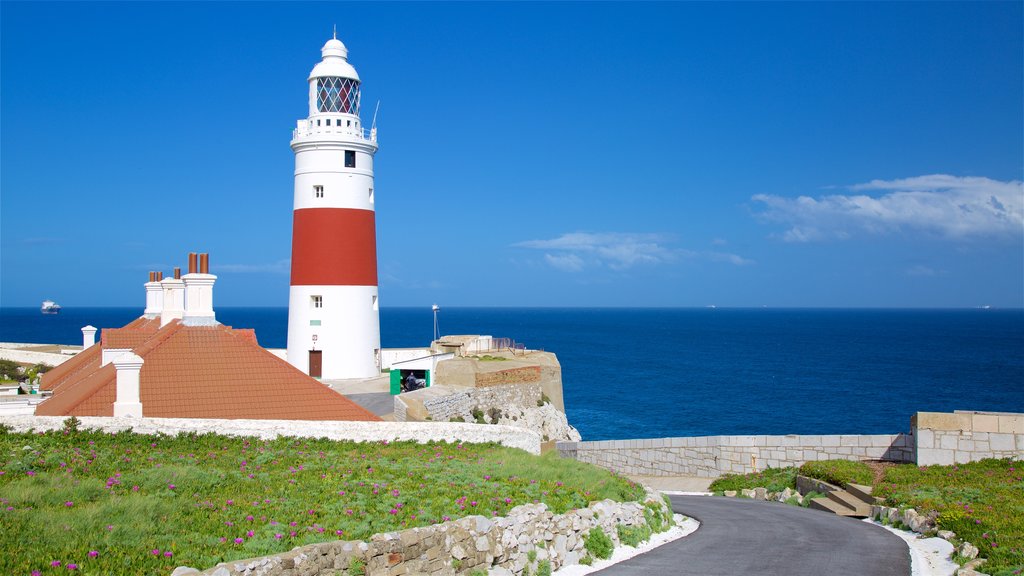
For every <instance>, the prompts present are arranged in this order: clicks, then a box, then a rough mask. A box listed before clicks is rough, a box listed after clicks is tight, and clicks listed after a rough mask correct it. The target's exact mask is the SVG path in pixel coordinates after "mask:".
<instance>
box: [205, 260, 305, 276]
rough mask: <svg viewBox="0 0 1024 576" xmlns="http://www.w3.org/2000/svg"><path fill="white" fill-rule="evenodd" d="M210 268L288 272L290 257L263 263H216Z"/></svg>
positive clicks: (235, 271)
mask: <svg viewBox="0 0 1024 576" xmlns="http://www.w3.org/2000/svg"><path fill="white" fill-rule="evenodd" d="M212 268H216V271H220V272H233V273H237V274H266V273H269V274H288V273H289V272H291V268H292V261H291V259H290V258H285V259H284V260H278V261H277V262H268V263H265V264H217V265H216V266H213V267H212Z"/></svg>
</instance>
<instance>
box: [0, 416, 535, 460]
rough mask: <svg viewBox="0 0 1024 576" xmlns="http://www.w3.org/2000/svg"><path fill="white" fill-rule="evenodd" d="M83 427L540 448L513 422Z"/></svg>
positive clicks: (84, 420)
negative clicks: (512, 424) (465, 443)
mask: <svg viewBox="0 0 1024 576" xmlns="http://www.w3.org/2000/svg"><path fill="white" fill-rule="evenodd" d="M78 419H79V420H80V421H81V427H82V428H95V429H99V430H103V431H104V432H119V431H122V430H129V429H130V430H133V431H135V432H137V433H139V434H157V433H162V434H169V435H174V434H178V433H181V432H186V433H189V432H195V433H197V434H205V433H208V432H212V433H216V434H224V435H228V436H256V437H259V438H264V439H270V438H277V437H279V436H292V437H299V438H329V439H331V440H352V441H355V442H381V441H388V442H397V441H404V440H411V441H415V442H421V443H422V442H431V441H435V442H467V443H486V442H494V443H497V444H501V445H503V446H508V447H509V448H519V449H521V450H525V451H527V452H529V453H531V454H540V442H541V438H540V435H538V434H537V433H536V432H532V431H530V430H526V429H524V428H515V427H512V426H497V425H486V424H467V423H461V422H332V421H312V420H215V419H201V418H110V417H101V416H81V417H79V418H78ZM65 420H67V417H66V416H17V415H2V414H0V424H4V425H6V426H10V427H11V428H13V429H14V430H15V431H18V432H22V431H27V430H30V429H32V430H36V431H44V430H57V429H60V428H62V427H63V426H64V421H65Z"/></svg>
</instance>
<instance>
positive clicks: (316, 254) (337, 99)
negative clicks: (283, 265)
mask: <svg viewBox="0 0 1024 576" xmlns="http://www.w3.org/2000/svg"><path fill="white" fill-rule="evenodd" d="M320 53H321V54H322V59H321V61H320V62H319V63H318V64H317V65H316V66H314V67H313V71H312V72H310V74H309V117H308V118H306V119H304V120H299V121H298V122H297V123H296V128H295V131H294V132H293V133H292V141H291V147H292V151H294V152H295V203H294V207H293V218H292V268H291V284H290V288H289V296H288V356H287V357H288V362H289V363H290V364H292V365H293V366H295V367H296V368H298V369H299V370H302V371H303V372H305V373H307V374H309V375H310V376H313V377H317V378H324V379H343V378H368V377H372V376H377V375H379V374H380V316H379V313H378V303H377V238H376V225H375V221H374V215H375V213H374V206H373V204H374V198H373V155H374V153H375V152H377V132H376V128H371V129H369V130H367V129H364V128H363V126H362V122H361V121H360V119H359V92H360V82H359V75H358V74H357V73H356V70H355V68H353V67H352V65H351V64H349V63H348V49H346V48H345V45H344V44H342V43H341V41H340V40H338V39H337V37H335V38H332V39H330V40H328V41H327V43H326V44H324V46H323V48H321V49H320Z"/></svg>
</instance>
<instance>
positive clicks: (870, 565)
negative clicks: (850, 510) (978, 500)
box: [596, 496, 910, 576]
mask: <svg viewBox="0 0 1024 576" xmlns="http://www.w3.org/2000/svg"><path fill="white" fill-rule="evenodd" d="M671 498H672V507H673V509H674V510H675V511H676V512H678V513H679V514H684V515H686V516H690V517H691V518H696V519H697V520H699V521H700V523H701V524H700V529H698V530H697V531H696V532H694V533H693V534H691V535H689V536H687V537H686V538H682V539H680V540H676V541H675V542H670V543H668V544H665V545H663V546H661V547H659V548H655V549H654V550H651V551H650V552H647V553H645V554H641V555H639V556H637V557H635V558H632V559H630V560H626V561H625V562H621V563H619V564H616V565H614V566H611V567H608V568H606V569H604V570H600V571H598V572H596V574H602V575H604V576H626V575H630V576H639V575H644V576H653V575H660V574H678V575H682V576H688V575H692V576H747V575H765V576H775V575H778V576H847V575H849V576H909V575H910V551H909V548H907V544H906V543H905V542H904V541H903V540H901V539H900V538H899V537H897V536H895V535H893V534H891V533H889V532H887V531H885V530H884V529H882V528H880V527H878V526H873V525H871V524H868V523H866V522H861V521H859V520H854V519H851V518H842V517H839V516H835V515H833V514H829V513H826V512H820V511H818V510H809V509H807V508H800V507H797V506H787V505H784V504H778V503H774V502H762V501H757V500H747V499H737V498H720V497H710V496H672V497H671Z"/></svg>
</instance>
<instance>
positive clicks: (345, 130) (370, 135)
mask: <svg viewBox="0 0 1024 576" xmlns="http://www.w3.org/2000/svg"><path fill="white" fill-rule="evenodd" d="M322 134H342V135H344V136H355V137H356V138H361V139H363V140H367V141H369V142H377V129H376V128H364V129H357V128H349V127H347V126H344V127H342V126H306V127H304V128H296V129H294V130H292V140H295V139H296V138H299V137H304V136H319V135H322Z"/></svg>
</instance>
